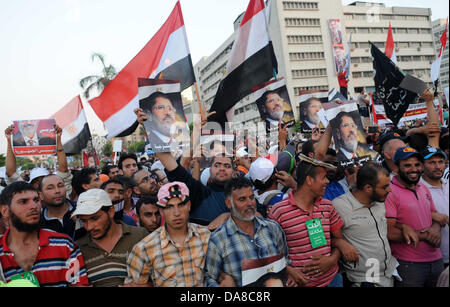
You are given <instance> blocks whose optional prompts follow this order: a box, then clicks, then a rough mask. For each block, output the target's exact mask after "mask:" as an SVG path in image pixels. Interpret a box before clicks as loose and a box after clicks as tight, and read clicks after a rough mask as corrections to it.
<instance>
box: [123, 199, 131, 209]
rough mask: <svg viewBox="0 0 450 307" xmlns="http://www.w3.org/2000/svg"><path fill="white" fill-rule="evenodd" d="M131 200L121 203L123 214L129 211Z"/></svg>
mask: <svg viewBox="0 0 450 307" xmlns="http://www.w3.org/2000/svg"><path fill="white" fill-rule="evenodd" d="M132 202H133V200H132V199H131V197H130V198H127V199H124V201H123V210H124V211H125V212H128V211H130V210H131V204H132Z"/></svg>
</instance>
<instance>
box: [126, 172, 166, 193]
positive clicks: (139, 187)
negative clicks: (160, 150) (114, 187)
mask: <svg viewBox="0 0 450 307" xmlns="http://www.w3.org/2000/svg"><path fill="white" fill-rule="evenodd" d="M132 180H133V183H134V187H133V191H134V193H135V194H136V195H137V196H139V197H149V196H153V197H156V195H157V194H158V190H159V186H158V183H157V181H156V178H155V176H154V175H153V176H152V174H151V173H150V172H149V171H147V170H145V169H142V170H140V171H137V172H136V173H134V175H133V177H132Z"/></svg>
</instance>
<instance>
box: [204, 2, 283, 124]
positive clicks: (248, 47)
mask: <svg viewBox="0 0 450 307" xmlns="http://www.w3.org/2000/svg"><path fill="white" fill-rule="evenodd" d="M277 67H278V65H277V61H276V58H275V53H274V51H273V47H272V43H271V41H270V38H269V32H268V28H267V16H266V10H265V5H264V1H263V0H250V3H249V5H248V8H247V11H246V12H245V15H244V19H243V20H242V22H241V25H240V28H239V29H238V30H237V34H236V39H235V41H234V44H233V48H232V50H231V55H230V58H229V60H228V64H227V70H226V75H225V77H224V78H223V79H222V81H221V82H220V85H219V88H218V90H217V94H216V96H215V98H214V102H213V104H212V106H211V109H210V112H213V111H216V114H215V115H213V116H211V117H210V118H209V121H215V122H219V123H221V124H223V123H225V122H226V113H227V111H228V110H230V109H231V108H232V107H233V106H234V105H235V104H236V103H238V102H239V101H240V100H241V99H243V98H244V97H245V96H247V95H249V94H251V93H252V87H254V86H257V85H259V84H261V83H264V82H266V81H269V80H270V79H271V78H272V77H274V73H276V72H277Z"/></svg>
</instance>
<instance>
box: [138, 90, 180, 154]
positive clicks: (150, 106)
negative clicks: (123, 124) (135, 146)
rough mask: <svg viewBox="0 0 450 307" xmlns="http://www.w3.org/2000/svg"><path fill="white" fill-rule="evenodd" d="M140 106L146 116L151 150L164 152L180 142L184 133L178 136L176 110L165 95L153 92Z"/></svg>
mask: <svg viewBox="0 0 450 307" xmlns="http://www.w3.org/2000/svg"><path fill="white" fill-rule="evenodd" d="M141 104H142V109H143V110H144V111H145V113H146V114H147V116H148V123H147V124H146V130H147V132H148V134H149V135H148V137H149V139H150V141H151V143H152V148H153V150H157V151H158V150H159V151H160V150H161V149H163V150H165V149H164V147H165V146H167V145H171V144H172V143H173V142H178V143H180V142H181V141H182V140H181V137H184V135H183V134H184V133H182V134H181V135H180V134H179V127H178V126H177V120H176V109H175V108H174V106H173V103H172V101H171V100H170V97H169V96H168V95H167V94H164V93H161V92H155V93H153V94H151V95H150V96H149V97H148V98H145V99H143V100H142V101H141ZM183 132H186V131H183ZM188 136H189V134H188V135H187V137H188Z"/></svg>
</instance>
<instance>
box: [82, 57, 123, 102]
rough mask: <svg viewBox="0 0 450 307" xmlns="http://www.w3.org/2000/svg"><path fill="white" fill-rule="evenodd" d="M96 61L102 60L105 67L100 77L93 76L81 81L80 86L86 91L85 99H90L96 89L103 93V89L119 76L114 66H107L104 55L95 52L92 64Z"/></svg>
mask: <svg viewBox="0 0 450 307" xmlns="http://www.w3.org/2000/svg"><path fill="white" fill-rule="evenodd" d="M95 59H98V60H100V62H101V63H102V65H103V70H102V73H101V75H100V76H97V75H93V76H88V77H85V78H83V79H81V80H80V86H81V88H82V89H84V97H85V98H86V99H89V97H90V96H91V92H92V91H93V90H94V89H96V90H97V91H98V92H99V93H101V92H102V91H103V89H104V88H105V87H106V86H107V85H108V83H109V82H110V81H111V80H113V79H114V78H115V77H116V75H117V71H116V68H115V67H114V66H112V65H109V66H106V64H105V57H104V56H103V55H102V54H100V53H96V52H94V53H93V54H92V55H91V60H92V62H94V61H95Z"/></svg>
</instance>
